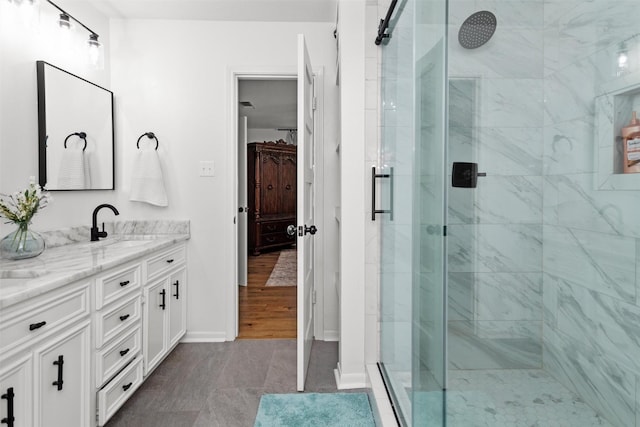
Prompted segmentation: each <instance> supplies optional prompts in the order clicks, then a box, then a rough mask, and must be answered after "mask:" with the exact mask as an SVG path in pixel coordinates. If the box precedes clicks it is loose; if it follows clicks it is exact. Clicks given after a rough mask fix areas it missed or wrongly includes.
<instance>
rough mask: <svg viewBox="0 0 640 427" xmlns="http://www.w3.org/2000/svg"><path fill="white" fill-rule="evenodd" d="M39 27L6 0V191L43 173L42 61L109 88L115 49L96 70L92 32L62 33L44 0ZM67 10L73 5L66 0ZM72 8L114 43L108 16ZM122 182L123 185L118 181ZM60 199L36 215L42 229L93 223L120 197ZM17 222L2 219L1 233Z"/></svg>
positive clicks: (1, 73)
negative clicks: (65, 36) (88, 47)
mask: <svg viewBox="0 0 640 427" xmlns="http://www.w3.org/2000/svg"><path fill="white" fill-rule="evenodd" d="M41 3H42V4H41V6H40V10H41V13H40V22H39V25H36V26H34V27H29V26H27V25H25V24H24V22H23V21H22V20H21V19H20V14H19V13H20V12H19V10H18V9H17V8H16V7H15V5H14V4H11V3H9V2H7V1H0V193H13V192H14V191H17V190H20V189H24V188H25V187H26V185H27V184H28V179H29V176H35V177H36V179H37V177H38V109H37V90H36V61H37V60H44V61H46V62H49V63H50V64H53V65H56V66H58V67H60V68H63V69H65V70H67V71H69V72H71V73H73V74H75V75H77V76H80V77H82V78H85V79H87V80H89V81H92V82H94V83H96V84H98V85H100V86H102V87H105V88H107V89H111V88H110V84H109V81H110V79H109V74H110V71H109V64H110V60H109V52H108V50H107V49H105V67H104V70H102V71H97V70H94V69H92V68H90V67H89V66H88V65H87V63H86V61H85V57H84V52H85V51H84V43H86V41H87V40H88V38H89V33H88V32H87V31H85V30H84V29H81V28H80V29H78V28H76V30H75V31H74V32H73V34H71V37H70V38H69V40H68V41H64V40H61V39H60V38H59V36H58V33H59V31H57V28H56V27H55V26H56V25H57V19H58V13H57V10H56V9H55V8H53V7H52V6H51V5H49V4H48V3H46V2H41ZM59 5H60V6H61V7H62V8H65V7H67V6H66V5H65V2H64V1H60V2H59ZM68 12H69V13H71V14H72V15H73V16H75V17H77V18H78V19H80V20H81V21H82V22H83V23H84V24H85V25H87V26H88V27H89V28H91V29H92V30H94V31H96V32H97V33H98V34H99V35H100V41H101V42H103V43H108V40H109V23H108V20H107V19H106V18H105V17H104V16H103V15H101V14H100V13H98V12H97V11H95V10H94V9H92V8H91V7H90V6H89V5H88V4H85V3H78V2H73V3H72V4H71V6H70V7H69V8H68ZM116 185H117V184H116ZM54 198H55V200H54V202H53V203H52V204H50V205H49V206H48V207H47V208H46V209H44V210H42V211H41V212H40V213H38V214H37V215H36V217H35V218H34V221H33V226H34V228H35V229H36V230H51V229H56V228H63V227H69V226H72V225H90V224H91V212H92V211H93V208H94V207H95V206H96V205H98V204H99V203H104V202H110V203H113V202H115V201H116V200H117V193H116V192H112V191H82V192H75V191H72V192H55V193H54ZM12 228H13V226H12V225H7V224H4V221H0V236H4V235H5V234H7V233H8V232H10V231H12Z"/></svg>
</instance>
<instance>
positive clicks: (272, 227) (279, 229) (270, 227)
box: [260, 218, 296, 237]
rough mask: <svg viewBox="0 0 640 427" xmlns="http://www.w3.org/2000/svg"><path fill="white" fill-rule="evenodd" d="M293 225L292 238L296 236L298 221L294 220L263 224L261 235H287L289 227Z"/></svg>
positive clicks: (261, 224) (261, 225)
mask: <svg viewBox="0 0 640 427" xmlns="http://www.w3.org/2000/svg"><path fill="white" fill-rule="evenodd" d="M290 225H293V228H294V233H293V236H292V237H295V236H296V233H295V227H296V220H295V218H294V219H290V220H285V221H273V222H271V221H269V222H261V223H260V233H261V234H268V233H284V234H285V235H286V234H287V227H288V226H290Z"/></svg>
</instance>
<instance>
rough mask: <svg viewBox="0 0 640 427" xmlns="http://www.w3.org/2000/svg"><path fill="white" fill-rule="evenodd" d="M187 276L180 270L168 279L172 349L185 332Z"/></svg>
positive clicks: (170, 345) (170, 344)
mask: <svg viewBox="0 0 640 427" xmlns="http://www.w3.org/2000/svg"><path fill="white" fill-rule="evenodd" d="M186 278H187V274H186V272H185V269H184V268H182V269H180V270H178V271H176V272H175V273H173V274H172V275H171V277H170V279H169V286H170V288H171V298H170V299H169V300H170V301H171V304H170V306H169V347H173V345H174V344H176V343H177V342H178V341H179V340H180V338H182V336H183V335H184V333H185V332H186V330H187V311H186V310H185V308H186V303H187V280H186Z"/></svg>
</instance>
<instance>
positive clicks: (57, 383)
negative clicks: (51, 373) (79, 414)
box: [52, 355, 64, 390]
mask: <svg viewBox="0 0 640 427" xmlns="http://www.w3.org/2000/svg"><path fill="white" fill-rule="evenodd" d="M53 364H54V365H56V366H58V381H54V382H53V384H52V385H55V386H58V390H62V383H63V382H64V381H62V365H64V357H63V356H62V355H60V356H58V360H56V361H54V362H53Z"/></svg>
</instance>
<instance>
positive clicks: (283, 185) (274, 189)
mask: <svg viewBox="0 0 640 427" xmlns="http://www.w3.org/2000/svg"><path fill="white" fill-rule="evenodd" d="M296 148H297V147H296V146H295V145H286V144H276V143H274V142H252V143H250V144H248V146H247V186H248V189H247V198H248V202H249V215H248V216H249V224H248V232H249V253H250V254H253V255H259V254H260V252H261V251H263V250H265V249H276V248H282V247H287V246H291V245H293V244H295V243H296V232H295V231H296V206H297V204H296V196H297V189H296V179H297V172H296V171H297V168H296V163H297V159H296V156H297V150H296ZM289 226H293V227H289Z"/></svg>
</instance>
